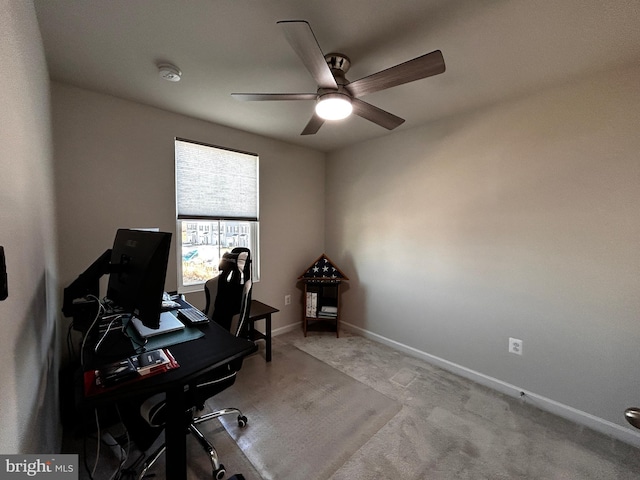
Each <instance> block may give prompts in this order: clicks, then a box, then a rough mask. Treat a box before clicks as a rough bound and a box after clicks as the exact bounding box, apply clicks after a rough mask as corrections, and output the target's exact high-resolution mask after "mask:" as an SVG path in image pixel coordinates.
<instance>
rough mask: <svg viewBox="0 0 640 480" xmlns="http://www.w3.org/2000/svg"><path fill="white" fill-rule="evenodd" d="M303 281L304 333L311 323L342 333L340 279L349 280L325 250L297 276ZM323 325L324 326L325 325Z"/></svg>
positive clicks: (337, 335)
mask: <svg viewBox="0 0 640 480" xmlns="http://www.w3.org/2000/svg"><path fill="white" fill-rule="evenodd" d="M298 280H301V281H302V282H304V298H303V303H304V309H303V310H302V328H303V331H304V336H305V337H306V336H307V329H308V328H309V327H310V326H313V327H318V329H319V330H327V326H328V327H329V330H330V331H333V328H334V327H335V332H336V337H339V336H340V283H341V282H342V281H343V280H349V277H347V276H346V275H345V274H344V273H343V272H342V271H341V270H340V269H339V268H338V267H336V266H335V265H334V263H333V262H332V261H331V260H330V259H329V257H327V256H326V255H325V254H322V255H320V256H319V257H318V258H317V259H316V261H315V262H313V263H312V264H311V265H310V266H309V268H307V270H306V271H305V272H304V273H303V274H302V275H300V276H299V277H298ZM322 327H324V328H322Z"/></svg>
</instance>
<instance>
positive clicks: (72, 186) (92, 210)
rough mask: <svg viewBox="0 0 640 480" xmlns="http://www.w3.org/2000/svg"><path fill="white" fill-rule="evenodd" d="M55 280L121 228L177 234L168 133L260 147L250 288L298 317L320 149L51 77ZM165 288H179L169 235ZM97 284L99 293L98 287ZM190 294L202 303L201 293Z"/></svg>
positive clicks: (320, 180)
mask: <svg viewBox="0 0 640 480" xmlns="http://www.w3.org/2000/svg"><path fill="white" fill-rule="evenodd" d="M52 100H53V120H54V145H55V168H56V193H57V208H58V222H59V223H58V225H59V232H60V248H59V251H60V279H61V285H62V286H65V285H68V284H69V283H70V282H71V281H73V280H74V279H75V278H76V276H77V275H78V274H80V273H81V272H82V271H84V269H85V268H86V267H88V266H89V264H90V263H91V262H92V261H93V260H94V259H95V258H97V256H98V255H99V254H101V253H102V252H104V251H105V250H106V249H108V248H110V247H111V244H112V243H113V238H114V235H115V232H116V230H117V229H118V228H121V227H122V228H130V227H159V228H160V230H162V231H169V232H173V233H174V237H175V187H174V137H182V138H187V139H191V140H196V141H200V142H205V143H209V144H213V145H220V146H224V147H229V148H235V149H239V150H244V151H249V152H253V153H257V154H258V155H259V156H260V245H261V252H260V253H261V262H260V271H261V281H260V282H259V283H257V284H255V287H254V293H253V297H254V298H256V299H258V300H261V301H263V302H265V303H268V304H271V305H273V306H274V307H276V308H279V309H280V310H281V312H280V313H278V314H276V315H274V317H273V320H274V326H273V328H274V329H277V328H280V327H283V326H287V325H291V324H293V323H297V322H299V321H300V314H301V307H300V303H299V301H296V302H293V303H292V305H290V306H286V307H285V306H284V295H285V294H291V295H292V296H293V298H294V299H299V297H300V293H299V290H297V288H296V279H297V277H298V276H299V275H300V274H301V273H302V271H303V270H304V269H305V268H306V266H307V265H308V264H309V263H311V262H312V261H313V260H314V259H315V258H316V257H318V256H319V255H320V254H321V253H322V252H323V249H324V155H323V154H320V153H318V152H315V151H312V150H308V149H304V148H300V147H294V146H290V145H287V144H284V143H282V142H277V141H274V140H270V139H267V138H264V137H259V136H256V135H252V134H248V133H246V132H241V131H238V130H234V129H230V128H226V127H222V126H219V125H214V124H211V123H208V122H204V121H201V120H196V119H193V118H188V117H184V116H181V115H177V114H173V113H169V112H166V111H163V110H159V109H155V108H151V107H147V106H144V105H140V104H137V103H133V102H129V101H126V100H122V99H118V98H115V97H110V96H107V95H102V94H97V93H93V92H89V91H86V90H82V89H79V88H75V87H71V86H68V85H62V84H57V83H54V84H53V85H52ZM170 255H171V256H170V261H169V269H168V272H167V280H166V290H175V288H176V282H177V280H176V261H177V260H176V253H175V238H174V241H173V245H172V252H171V254H170ZM103 293H104V292H103ZM189 299H190V300H191V301H192V302H193V303H194V304H196V305H197V306H203V303H204V295H203V294H199V295H192V296H190V297H189Z"/></svg>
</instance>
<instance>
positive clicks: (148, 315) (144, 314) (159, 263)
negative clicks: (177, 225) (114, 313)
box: [107, 229, 171, 329]
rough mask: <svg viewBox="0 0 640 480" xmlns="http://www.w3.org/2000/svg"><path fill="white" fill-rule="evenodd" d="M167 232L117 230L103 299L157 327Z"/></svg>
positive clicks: (150, 326)
mask: <svg viewBox="0 0 640 480" xmlns="http://www.w3.org/2000/svg"><path fill="white" fill-rule="evenodd" d="M170 247H171V233H167V232H151V231H145V230H127V229H119V230H118V231H117V232H116V238H115V240H114V242H113V248H112V249H111V271H112V273H111V275H110V276H109V284H108V287H107V298H108V299H109V300H111V301H112V302H113V303H114V304H115V305H117V306H118V307H120V308H122V309H123V310H124V311H125V312H128V313H131V314H133V315H134V316H136V317H137V318H139V319H140V320H141V321H142V323H143V324H144V325H145V326H146V327H148V328H154V329H155V328H158V327H159V326H160V313H161V309H162V294H163V292H164V281H165V277H166V274H167V263H168V261H169V249H170Z"/></svg>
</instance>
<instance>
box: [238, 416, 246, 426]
mask: <svg viewBox="0 0 640 480" xmlns="http://www.w3.org/2000/svg"><path fill="white" fill-rule="evenodd" d="M247 422H248V420H247V417H245V416H244V415H238V426H239V427H240V428H244V427H246V426H247Z"/></svg>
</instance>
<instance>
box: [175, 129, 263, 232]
mask: <svg viewBox="0 0 640 480" xmlns="http://www.w3.org/2000/svg"><path fill="white" fill-rule="evenodd" d="M175 148H176V152H175V154H176V203H177V214H178V219H184V218H189V219H207V220H220V219H236V220H248V221H257V220H258V156H257V155H255V154H252V153H245V152H238V151H235V150H229V149H225V148H220V147H214V146H211V145H205V144H200V143H196V142H191V141H189V140H183V139H179V138H176V142H175Z"/></svg>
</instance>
